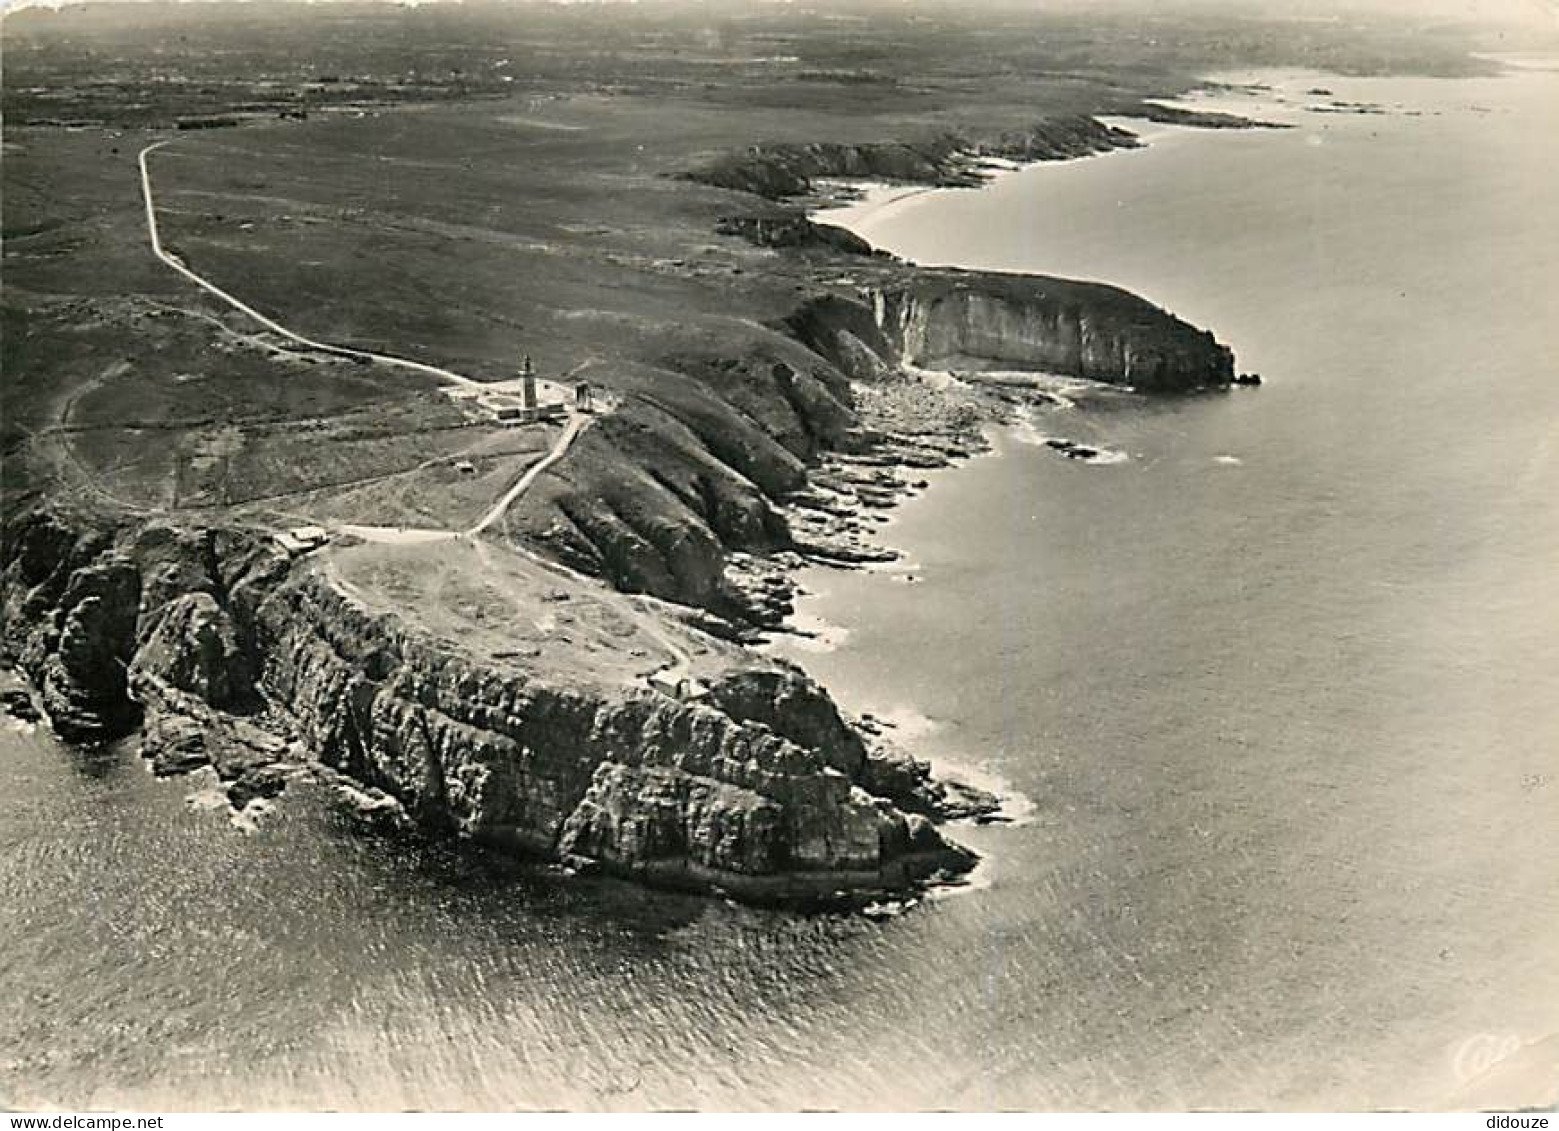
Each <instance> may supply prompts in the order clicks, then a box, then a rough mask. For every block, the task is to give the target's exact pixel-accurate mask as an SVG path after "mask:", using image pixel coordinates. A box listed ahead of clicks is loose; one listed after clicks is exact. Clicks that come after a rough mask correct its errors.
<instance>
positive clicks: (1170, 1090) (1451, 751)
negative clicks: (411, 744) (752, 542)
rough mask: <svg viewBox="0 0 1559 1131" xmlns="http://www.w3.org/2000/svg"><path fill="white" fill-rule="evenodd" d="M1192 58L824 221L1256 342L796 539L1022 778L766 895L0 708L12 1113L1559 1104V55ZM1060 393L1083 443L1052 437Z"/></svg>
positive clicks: (851, 671)
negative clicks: (665, 880) (966, 858)
mask: <svg viewBox="0 0 1559 1131" xmlns="http://www.w3.org/2000/svg"><path fill="white" fill-rule="evenodd" d="M1507 62H1508V63H1509V66H1508V69H1507V72H1506V73H1505V74H1503V75H1502V76H1500V77H1497V78H1486V79H1484V78H1479V79H1455V80H1451V79H1416V78H1352V77H1350V78H1343V77H1339V76H1335V75H1319V74H1308V73H1303V72H1287V71H1284V72H1272V71H1267V72H1261V73H1257V74H1249V75H1238V76H1235V75H1225V76H1218V78H1219V79H1220V80H1221V82H1222V83H1223V84H1224V85H1219V86H1215V87H1210V88H1209V89H1208V90H1207V91H1204V92H1202V93H1200V94H1198V95H1195V96H1192V97H1191V98H1189V99H1188V101H1187V102H1186V104H1187V105H1194V106H1199V107H1205V108H1211V109H1226V110H1231V111H1234V112H1238V113H1245V114H1250V115H1254V116H1257V117H1261V118H1265V119H1269V120H1272V121H1277V122H1282V123H1285V124H1288V125H1290V126H1291V127H1292V128H1289V129H1282V130H1251V131H1228V130H1198V129H1189V128H1184V127H1177V126H1165V125H1155V124H1151V123H1144V122H1125V123H1123V124H1126V125H1128V126H1130V127H1131V128H1133V129H1136V130H1138V131H1139V132H1140V133H1141V134H1142V135H1143V137H1144V140H1145V141H1146V142H1147V143H1148V144H1147V145H1146V146H1145V147H1144V148H1142V149H1138V150H1133V151H1122V152H1116V153H1112V154H1110V155H1107V156H1101V157H1095V158H1090V159H1085V160H1079V161H1073V162H1065V163H1055V164H1045V165H1039V166H1034V167H1031V168H1027V169H1023V170H1020V171H1014V172H1010V173H1008V174H1005V175H1002V176H1000V177H998V178H997V179H996V180H995V181H994V182H993V183H992V184H991V185H989V186H988V187H986V188H983V189H979V190H935V191H915V192H906V191H905V190H904V189H902V188H894V187H891V186H889V187H883V188H877V189H874V190H872V191H870V192H868V193H867V194H866V196H865V198H864V199H862V200H861V201H859V202H856V203H855V204H853V205H851V206H850V207H849V208H848V209H847V210H845V211H843V212H837V213H833V214H831V215H830V216H829V217H827V218H829V219H833V220H835V221H836V222H842V223H845V224H847V225H849V226H851V227H853V228H854V229H855V230H857V231H859V232H860V233H862V234H863V235H865V236H866V237H867V238H869V239H870V240H871V241H872V242H873V243H875V244H877V245H878V246H880V247H883V248H886V249H888V250H890V251H893V252H895V253H897V254H899V255H902V256H904V257H906V258H908V259H912V260H916V261H919V262H923V263H928V264H929V263H939V264H957V265H963V266H969V267H979V268H988V269H1001V270H1012V271H1033V272H1044V273H1051V274H1057V275H1065V276H1072V277H1078V278H1091V279H1100V280H1106V281H1109V282H1112V283H1116V284H1119V285H1121V286H1124V287H1128V288H1130V289H1132V290H1135V291H1137V292H1139V293H1141V294H1143V295H1145V296H1147V297H1148V298H1150V299H1152V300H1154V301H1155V302H1157V303H1159V304H1161V305H1163V306H1165V307H1166V308H1168V309H1170V310H1172V311H1173V312H1174V313H1175V314H1177V315H1179V316H1181V317H1183V318H1186V319H1188V320H1190V321H1192V322H1195V323H1197V324H1199V325H1202V326H1206V327H1210V328H1213V329H1214V330H1215V331H1216V332H1217V334H1218V335H1219V337H1220V339H1222V340H1223V341H1225V342H1227V343H1229V344H1230V345H1231V346H1232V347H1233V348H1234V349H1235V350H1236V352H1237V354H1238V356H1239V359H1240V368H1241V369H1243V370H1249V371H1255V372H1259V373H1260V374H1261V375H1262V376H1263V378H1264V379H1265V383H1264V385H1263V386H1262V387H1260V388H1259V389H1238V390H1233V391H1230V392H1225V393H1217V394H1207V395H1195V396H1186V397H1175V398H1157V399H1146V398H1140V397H1135V396H1132V395H1129V394H1125V393H1122V392H1119V391H1111V390H1102V389H1097V388H1092V387H1088V386H1083V385H1079V384H1077V383H1071V382H1059V383H1055V386H1054V387H1056V388H1057V389H1058V391H1060V392H1061V393H1063V395H1064V398H1065V399H1064V402H1063V405H1062V407H1058V408H1054V409H1049V410H1039V409H1036V410H1034V411H1032V412H1029V413H1028V414H1026V415H1025V416H1024V417H1023V418H1021V419H1019V420H1017V421H1015V422H1014V423H1013V424H1011V425H1010V426H1005V427H1001V428H997V429H993V431H992V433H991V440H992V451H991V453H990V454H989V455H985V456H981V457H977V458H974V459H972V460H970V461H968V462H966V463H965V464H963V465H962V466H960V467H957V468H954V469H949V470H945V471H939V472H934V473H931V474H930V475H929V476H928V477H927V478H928V479H929V481H930V482H929V486H928V487H927V489H926V490H924V491H923V492H921V493H920V494H919V495H917V496H916V497H914V498H912V499H910V500H908V501H907V502H905V503H904V504H903V505H902V506H901V507H899V508H898V509H897V510H896V511H895V512H894V513H893V515H892V517H891V519H890V520H889V521H888V522H887V523H885V524H884V525H883V527H882V529H881V539H882V541H883V542H884V543H886V544H888V545H891V546H893V547H895V548H897V549H899V550H900V551H901V552H902V553H903V555H904V557H903V560H902V561H901V562H900V563H897V564H896V565H895V566H893V567H890V568H887V569H882V570H873V571H858V572H849V571H833V570H821V569H817V570H808V571H806V572H804V574H803V575H802V578H801V580H802V582H803V584H804V586H805V587H806V590H807V592H808V595H807V596H806V597H805V599H804V600H803V601H802V603H801V608H800V610H799V613H800V619H801V621H802V622H803V623H806V624H810V625H817V626H823V628H824V631H822V632H821V633H819V634H818V635H816V636H814V637H808V638H797V639H794V640H789V641H784V642H781V643H780V644H778V645H776V647H777V649H778V650H779V651H781V652H783V653H784V654H786V655H789V656H791V657H792V658H793V659H795V660H796V661H797V662H799V663H800V664H802V665H803V666H804V667H805V668H806V669H807V670H808V671H810V672H811V673H812V674H814V675H815V676H816V677H817V678H819V679H820V680H822V681H824V682H825V683H826V684H828V686H830V687H831V688H832V689H834V691H835V692H836V694H837V696H838V697H839V698H840V700H841V701H842V702H843V703H844V704H845V705H846V706H847V707H849V708H851V709H852V710H855V711H867V712H871V713H873V714H875V715H877V716H879V717H881V718H883V719H885V720H887V722H888V723H889V724H890V725H891V726H892V727H893V728H894V729H895V732H896V734H897V737H898V739H899V741H900V742H901V743H902V744H903V745H906V746H908V747H909V748H910V749H912V750H913V751H915V752H916V753H917V754H919V755H920V756H922V757H925V758H928V759H930V760H932V762H933V763H934V764H935V765H937V766H938V768H939V769H940V770H942V771H944V772H947V773H950V774H958V775H962V776H965V777H967V778H969V779H971V780H974V781H976V782H980V783H986V784H991V785H994V786H995V787H996V788H998V789H999V790H1001V791H1002V792H1003V794H1004V795H1005V796H1006V798H1007V811H1008V814H1009V815H1010V816H1011V817H1012V818H1013V820H1011V821H1010V822H1008V823H1003V824H992V825H987V826H980V827H975V826H969V827H958V828H955V829H953V830H952V835H953V836H954V837H955V838H957V839H960V840H962V841H964V842H965V843H967V844H969V845H971V846H972V847H974V848H976V849H977V850H978V851H979V852H980V853H981V854H982V855H983V862H982V864H981V866H980V868H979V869H978V870H977V872H976V873H975V875H974V878H973V882H971V883H970V884H968V885H966V886H965V887H963V888H958V889H948V890H945V891H942V892H939V893H936V894H934V895H932V896H930V897H927V898H925V899H922V900H920V901H919V902H916V903H914V904H912V905H907V906H904V907H897V908H892V909H889V910H891V911H892V912H893V913H891V914H883V915H878V916H864V915H860V914H800V913H794V912H785V911H776V910H762V909H754V908H747V907H741V906H736V905H733V904H731V903H728V902H725V901H722V900H719V899H711V898H700V897H693V896H684V895H669V894H666V893H656V892H647V891H642V890H639V889H637V888H634V887H632V886H630V885H626V884H620V883H614V882H611V881H605V880H596V879H589V880H587V879H582V878H578V877H573V878H570V877H567V876H563V875H561V874H558V873H556V872H554V871H553V870H550V869H548V868H546V867H543V866H540V865H536V864H529V863H522V862H515V861H511V860H507V859H505V858H503V857H501V856H497V855H493V854H489V853H484V852H480V851H474V850H469V849H461V848H455V847H450V846H438V845H427V844H419V843H416V842H409V841H405V840H397V839H387V838H381V837H374V836H370V835H365V834H364V833H363V832H361V831H359V830H358V829H356V828H355V827H354V826H353V825H352V824H351V823H350V822H349V821H348V820H347V819H346V818H345V817H344V816H343V815H342V814H341V813H340V811H339V810H338V808H337V807H336V806H335V805H334V803H333V801H332V798H331V795H330V792H329V790H328V789H327V788H326V787H324V786H309V785H301V786H297V787H294V788H293V789H292V790H290V791H289V792H288V793H287V794H286V795H285V796H284V797H283V798H282V799H281V800H280V801H279V802H278V803H277V804H276V806H275V807H274V809H273V810H272V811H270V812H268V813H265V814H264V815H262V816H261V817H260V818H259V819H258V820H255V821H252V822H238V823H235V822H234V821H233V820H231V819H230V817H229V814H228V813H227V812H226V811H225V809H224V807H223V806H222V804H221V803H220V800H219V798H218V797H217V795H216V794H215V791H214V789H213V788H212V786H211V783H210V782H209V781H207V780H205V779H202V778H198V777H197V778H185V779H174V780H158V779H156V778H154V777H153V776H151V775H150V774H149V773H148V772H147V770H146V769H145V768H144V766H143V764H142V763H141V761H140V760H139V759H138V758H137V756H136V753H135V750H134V748H133V743H130V744H122V745H120V746H117V747H110V748H104V749H91V750H89V749H78V748H72V747H69V746H65V745H62V744H61V743H59V742H57V741H56V740H54V739H53V738H52V737H51V736H50V735H49V733H48V732H47V730H46V729H43V728H36V727H28V726H26V725H24V724H20V723H15V722H9V721H8V722H6V723H4V724H3V726H0V915H3V921H4V926H5V929H4V933H3V940H0V1104H4V1105H5V1106H8V1107H13V1108H63V1109H68V1110H82V1109H92V1108H139V1109H150V1110H158V1109H161V1110H204V1109H224V1108H235V1109H315V1108H331V1109H370V1110H386V1109H389V1110H399V1109H406V1108H411V1109H421V1110H429V1109H451V1108H455V1109H471V1108H476V1109H510V1108H527V1109H536V1108H564V1107H566V1108H584V1109H644V1108H738V1109H752V1108H798V1107H804V1108H848V1109H857V1110H858V1109H905V1108H910V1109H921V1108H959V1109H967V1108H975V1109H992V1108H996V1109H1007V1108H1043V1109H1064V1110H1096V1109H1112V1110H1144V1109H1145V1110H1158V1109H1186V1108H1193V1109H1201V1108H1212V1109H1252V1108H1256V1109H1278V1110H1284V1109H1315V1108H1321V1109H1334V1108H1344V1109H1378V1108H1390V1109H1395V1108H1408V1109H1438V1108H1443V1107H1474V1108H1479V1107H1497V1108H1505V1109H1508V1108H1512V1107H1517V1106H1523V1105H1526V1106H1537V1105H1552V1104H1554V1103H1555V1102H1559V61H1555V60H1542V59H1536V58H1527V59H1520V60H1508V61H1507ZM1053 438H1067V439H1071V440H1075V441H1077V442H1080V443H1084V444H1087V445H1090V446H1094V447H1097V448H1098V449H1099V450H1100V451H1102V452H1104V453H1106V454H1107V455H1108V456H1109V458H1107V459H1103V460H1099V461H1094V462H1085V461H1081V460H1071V459H1067V458H1064V457H1063V456H1062V455H1061V454H1060V453H1058V452H1057V451H1056V450H1054V449H1053V448H1051V447H1049V446H1047V445H1046V444H1045V443H1044V441H1045V440H1046V439H1053Z"/></svg>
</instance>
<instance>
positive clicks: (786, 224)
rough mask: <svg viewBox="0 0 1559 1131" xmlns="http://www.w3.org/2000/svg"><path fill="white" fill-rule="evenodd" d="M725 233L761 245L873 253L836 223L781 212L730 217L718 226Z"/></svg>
mask: <svg viewBox="0 0 1559 1131" xmlns="http://www.w3.org/2000/svg"><path fill="white" fill-rule="evenodd" d="M715 231H717V232H719V233H720V234H721V235H723V236H740V237H742V238H743V239H745V240H747V241H748V242H750V243H755V244H757V245H758V246H759V247H794V248H809V247H814V248H827V249H829V250H831V251H842V252H845V253H847V254H849V255H873V254H876V253H875V252H874V251H873V250H872V245H871V244H869V243H867V242H866V241H865V240H863V239H862V238H861V237H860V236H858V235H856V234H855V233H854V232H852V231H850V230H849V229H847V228H841V227H839V226H838V225H837V224H819V223H817V222H816V221H813V220H810V219H808V218H807V217H805V216H799V215H796V214H795V213H788V212H782V213H780V214H778V215H765V216H727V217H725V218H723V219H722V220H721V221H720V222H719V223H718V224H716V225H715Z"/></svg>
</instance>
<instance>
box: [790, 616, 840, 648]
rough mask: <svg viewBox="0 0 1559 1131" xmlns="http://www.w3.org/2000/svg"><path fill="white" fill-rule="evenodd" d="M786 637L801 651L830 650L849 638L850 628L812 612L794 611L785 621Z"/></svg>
mask: <svg viewBox="0 0 1559 1131" xmlns="http://www.w3.org/2000/svg"><path fill="white" fill-rule="evenodd" d="M785 627H786V628H787V629H789V630H790V631H789V633H788V634H787V637H786V639H787V640H788V641H789V642H790V643H791V644H792V645H793V646H794V647H796V648H799V649H801V651H803V652H820V653H822V652H832V651H835V650H836V649H838V648H839V646H840V645H842V644H843V643H844V642H845V641H846V640H848V639H850V630H849V629H848V628H844V627H843V626H841V625H837V624H831V623H829V622H828V621H826V620H824V619H823V618H822V617H820V616H816V615H814V614H812V613H794V614H792V615H791V616H790V617H789V618H788V619H787V620H786V621H785Z"/></svg>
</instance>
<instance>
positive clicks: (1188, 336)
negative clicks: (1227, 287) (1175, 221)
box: [790, 270, 1234, 392]
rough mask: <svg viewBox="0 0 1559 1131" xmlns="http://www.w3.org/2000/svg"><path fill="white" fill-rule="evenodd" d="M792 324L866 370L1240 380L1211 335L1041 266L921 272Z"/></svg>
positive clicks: (1192, 384)
mask: <svg viewBox="0 0 1559 1131" xmlns="http://www.w3.org/2000/svg"><path fill="white" fill-rule="evenodd" d="M868 304H869V305H868ZM790 325H791V328H792V330H793V332H795V333H796V334H797V335H798V336H800V337H801V338H802V339H803V340H805V341H807V342H808V344H809V345H811V346H812V348H813V349H814V350H816V351H817V352H819V353H820V354H822V355H824V356H825V357H828V358H829V359H830V360H832V361H833V362H834V364H836V365H837V366H839V367H840V368H841V369H843V370H844V371H846V372H848V373H851V374H853V375H855V376H856V377H858V378H860V379H865V380H870V379H872V378H874V377H876V376H878V375H880V374H881V372H882V371H883V370H885V369H887V368H890V367H892V366H895V365H898V364H900V363H906V362H907V363H909V364H911V365H916V366H922V367H926V368H940V367H943V366H949V365H950V366H955V367H956V366H957V365H959V364H963V365H970V364H973V365H976V366H986V367H1001V368H1009V369H1027V370H1038V371H1043V372H1049V373H1056V374H1061V375H1065V376H1072V377H1084V378H1087V379H1089V380H1092V381H1100V382H1104V383H1106V384H1112V385H1128V386H1131V387H1133V388H1136V389H1139V390H1142V391H1145V392H1178V391H1184V390H1189V389H1197V388H1203V387H1207V386H1217V385H1227V384H1229V383H1230V382H1231V381H1232V380H1233V379H1234V355H1233V353H1232V352H1231V351H1230V350H1229V348H1228V347H1227V346H1224V345H1221V344H1220V343H1219V342H1218V341H1217V340H1216V339H1215V338H1214V337H1213V335H1212V334H1211V333H1209V332H1207V331H1205V330H1198V329H1197V328H1196V327H1194V326H1192V325H1190V324H1189V323H1186V322H1183V321H1181V320H1180V319H1178V318H1175V317H1174V316H1173V315H1171V314H1169V313H1167V312H1166V311H1164V310H1161V309H1160V308H1158V307H1156V306H1154V305H1153V304H1152V303H1150V302H1148V301H1147V300H1145V299H1142V298H1138V297H1137V296H1136V295H1133V294H1130V293H1129V292H1127V291H1123V290H1120V289H1119V288H1117V287H1111V286H1106V285H1104V284H1101V283H1081V282H1074V281H1071V280H1066V279H1052V278H1047V277H1044V276H1036V275H1003V274H997V273H993V272H973V271H948V270H927V271H919V272H914V273H911V274H907V275H906V276H905V277H904V278H903V279H902V280H898V281H893V282H890V283H889V284H887V285H886V286H883V287H880V288H877V289H875V290H874V291H872V292H871V293H870V294H869V296H867V297H866V298H864V299H863V300H862V301H861V302H859V303H851V302H849V301H847V300H841V299H838V298H830V299H828V300H824V301H823V302H821V303H817V304H813V305H811V306H809V307H807V308H804V309H803V310H801V311H799V312H798V313H797V315H796V316H794V317H793V318H792V319H791V322H790Z"/></svg>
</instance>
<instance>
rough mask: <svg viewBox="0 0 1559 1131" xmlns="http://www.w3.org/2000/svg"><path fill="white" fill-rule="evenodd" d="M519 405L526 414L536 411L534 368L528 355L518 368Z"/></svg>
mask: <svg viewBox="0 0 1559 1131" xmlns="http://www.w3.org/2000/svg"><path fill="white" fill-rule="evenodd" d="M520 403H521V404H523V405H524V406H525V411H526V413H527V414H529V413H534V412H535V411H536V405H537V403H538V402H537V400H536V368H535V366H533V365H531V361H530V354H526V355H525V361H524V363H523V364H522V365H521V366H520Z"/></svg>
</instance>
